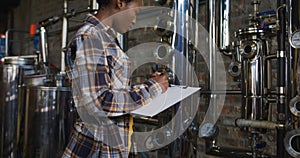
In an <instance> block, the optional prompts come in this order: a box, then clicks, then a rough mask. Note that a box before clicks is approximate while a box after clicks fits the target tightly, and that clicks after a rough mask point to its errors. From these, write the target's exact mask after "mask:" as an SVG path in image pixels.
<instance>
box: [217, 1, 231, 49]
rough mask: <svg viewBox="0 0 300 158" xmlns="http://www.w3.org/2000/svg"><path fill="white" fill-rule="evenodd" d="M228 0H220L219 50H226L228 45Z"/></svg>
mask: <svg viewBox="0 0 300 158" xmlns="http://www.w3.org/2000/svg"><path fill="white" fill-rule="evenodd" d="M229 15H230V0H221V1H220V25H219V27H220V31H219V36H220V39H219V41H220V42H219V47H220V50H228V49H229V46H230V28H229V27H230V16H229Z"/></svg>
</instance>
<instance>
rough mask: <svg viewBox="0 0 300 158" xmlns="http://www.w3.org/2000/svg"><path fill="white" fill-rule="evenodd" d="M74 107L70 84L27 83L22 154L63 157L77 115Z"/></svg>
mask: <svg viewBox="0 0 300 158" xmlns="http://www.w3.org/2000/svg"><path fill="white" fill-rule="evenodd" d="M72 111H73V109H72V97H71V91H70V88H69V87H47V86H29V87H27V88H26V110H25V130H24V146H23V157H24V158H54V157H61V155H62V153H63V151H64V148H65V146H66V143H67V142H68V139H69V134H70V131H71V127H72V125H73V120H74V119H73V118H75V117H74V116H73V115H72V114H73V113H72Z"/></svg>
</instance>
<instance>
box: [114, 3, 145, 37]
mask: <svg viewBox="0 0 300 158" xmlns="http://www.w3.org/2000/svg"><path fill="white" fill-rule="evenodd" d="M124 4H125V3H124ZM125 5H126V6H125V7H123V8H122V9H121V10H120V11H119V12H118V13H117V14H115V15H114V16H115V18H114V23H113V28H114V29H115V30H116V31H117V32H119V33H125V32H127V31H128V30H129V29H130V28H131V27H132V26H133V25H134V24H135V23H136V15H137V13H138V12H139V10H140V7H141V6H142V0H133V1H131V2H129V3H127V4H125Z"/></svg>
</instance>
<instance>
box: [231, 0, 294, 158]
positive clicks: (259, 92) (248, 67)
mask: <svg viewBox="0 0 300 158" xmlns="http://www.w3.org/2000/svg"><path fill="white" fill-rule="evenodd" d="M252 4H253V6H254V12H253V14H252V15H250V19H249V27H247V28H245V29H240V30H238V31H237V32H236V34H235V35H236V37H237V38H238V42H237V44H236V45H235V47H236V48H237V52H238V54H240V55H241V56H242V58H241V59H242V62H241V68H242V72H241V90H242V114H241V118H240V119H237V120H236V125H237V126H238V127H241V128H242V129H244V130H245V131H246V132H248V133H250V135H251V151H252V157H261V156H262V155H261V154H260V152H259V150H260V149H262V148H264V147H265V146H266V143H265V142H262V141H261V140H260V136H259V135H261V134H265V133H266V130H276V132H277V133H276V135H277V142H276V143H277V148H276V149H277V153H276V156H277V157H280V158H281V157H282V158H283V157H287V153H286V151H285V148H284V145H286V144H287V143H284V139H285V140H287V141H285V142H289V143H288V144H290V146H289V145H288V146H287V145H286V150H287V151H288V152H289V153H291V152H290V151H291V150H292V149H293V147H297V145H295V144H297V142H298V141H299V140H297V141H294V142H293V143H291V142H292V141H290V140H292V138H294V136H295V135H296V136H297V134H295V133H297V132H295V131H292V132H291V134H290V133H286V131H287V130H288V129H289V126H286V125H289V124H298V123H297V119H296V120H295V119H294V117H291V114H290V113H289V111H288V110H287V109H288V104H289V102H290V99H291V97H294V96H295V90H293V89H294V88H293V87H295V86H296V83H297V82H298V81H295V79H294V78H295V76H297V73H298V72H296V71H297V70H298V68H297V67H298V65H297V60H298V58H299V55H298V54H297V53H293V52H294V50H292V49H291V50H290V52H288V49H287V45H288V44H287V42H286V41H287V40H286V39H287V38H286V30H287V28H286V26H287V25H286V23H287V19H290V21H292V23H296V24H299V17H297V18H298V19H296V18H295V17H296V15H299V13H297V12H298V10H299V8H298V9H296V8H297V7H299V2H298V1H297V2H295V1H292V0H291V1H289V3H287V2H286V1H285V0H278V1H277V8H276V10H275V11H273V10H270V11H264V12H259V10H258V8H259V4H260V0H254V1H253V2H252ZM287 6H289V7H291V8H292V9H293V10H291V13H290V17H289V18H287V17H286V15H287V12H286V10H287ZM294 13H295V14H294ZM293 16H294V18H293ZM294 32H297V31H294ZM294 32H293V33H294ZM276 35H277V39H276V40H277V43H276V44H277V50H276V53H272V52H273V51H274V50H271V45H272V39H274V38H276ZM275 63H276V66H275V67H274V64H275ZM295 69H296V70H295ZM274 70H276V75H277V78H276V82H277V84H276V85H273V84H272V81H273V80H274V78H273V77H272V75H273V72H274ZM295 72H296V73H295ZM291 80H292V81H294V82H290V81H291ZM296 80H297V79H296ZM295 100H296V101H295ZM291 101H293V100H291ZM297 102H298V101H297V99H294V102H292V103H290V105H292V106H291V107H293V108H294V109H295V107H296V105H295V104H297ZM274 105H276V106H277V107H276V108H275V109H276V110H277V113H276V119H277V120H276V121H273V119H272V117H273V116H272V109H273V108H274V107H273V106H274ZM293 108H292V109H293ZM291 111H292V110H291ZM292 122H293V123H292ZM298 135H299V132H298ZM285 136H286V137H287V136H290V137H289V138H290V139H289V138H284V137H285ZM291 144H293V145H294V146H293V145H291ZM295 151H297V152H298V151H299V146H298V149H297V150H295ZM298 153H299V152H298ZM290 155H291V156H293V157H294V156H295V155H292V154H290ZM296 157H299V154H298V155H297V156H296Z"/></svg>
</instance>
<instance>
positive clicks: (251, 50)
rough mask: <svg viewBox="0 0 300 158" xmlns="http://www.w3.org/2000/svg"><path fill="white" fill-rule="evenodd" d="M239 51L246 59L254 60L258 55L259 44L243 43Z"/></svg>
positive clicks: (254, 42)
mask: <svg viewBox="0 0 300 158" xmlns="http://www.w3.org/2000/svg"><path fill="white" fill-rule="evenodd" d="M239 51H240V53H241V55H242V56H243V57H244V58H247V59H250V58H253V57H254V56H255V55H257V54H258V43H257V42H256V41H242V42H241V43H240V46H239Z"/></svg>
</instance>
